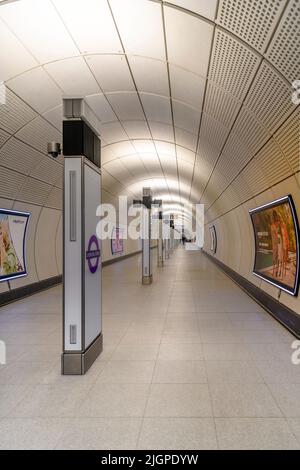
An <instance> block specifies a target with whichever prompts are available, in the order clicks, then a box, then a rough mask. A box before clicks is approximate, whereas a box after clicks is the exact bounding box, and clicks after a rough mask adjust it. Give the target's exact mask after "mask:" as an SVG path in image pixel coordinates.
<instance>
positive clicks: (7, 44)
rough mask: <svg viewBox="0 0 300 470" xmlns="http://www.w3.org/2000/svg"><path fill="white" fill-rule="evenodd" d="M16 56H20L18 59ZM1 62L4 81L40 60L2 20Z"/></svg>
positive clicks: (0, 34)
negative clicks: (34, 56) (35, 57)
mask: <svg viewBox="0 0 300 470" xmlns="http://www.w3.org/2000/svg"><path fill="white" fill-rule="evenodd" d="M16 57H18V60H16ZM0 63H1V80H4V81H6V80H9V79H10V78H12V77H14V76H15V75H19V74H20V73H22V72H25V71H26V70H28V69H30V68H32V67H36V66H37V65H38V62H37V61H36V60H35V59H34V58H33V57H32V55H31V54H30V53H29V52H28V51H27V50H26V48H25V47H24V46H23V45H22V43H21V42H20V41H19V40H18V39H17V38H16V37H15V36H14V34H13V33H12V32H11V31H10V30H9V28H8V27H7V26H6V24H5V23H4V22H3V21H1V20H0Z"/></svg>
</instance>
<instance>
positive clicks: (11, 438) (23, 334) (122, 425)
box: [0, 248, 300, 449]
mask: <svg viewBox="0 0 300 470" xmlns="http://www.w3.org/2000/svg"><path fill="white" fill-rule="evenodd" d="M140 263H141V260H140V257H134V258H131V259H128V260H125V261H121V262H119V263H116V264H114V265H111V266H109V267H106V268H104V270H103V294H104V299H103V309H104V313H103V323H104V327H103V329H104V351H103V354H102V355H101V357H100V358H98V360H97V361H96V362H95V363H94V365H93V366H92V368H91V369H90V370H89V372H88V373H87V374H86V375H85V376H83V377H63V376H61V375H60V352H61V329H62V325H61V321H62V310H61V300H62V298H61V296H62V292H61V287H56V288H53V289H50V290H48V291H46V292H43V293H40V294H37V295H35V296H33V297H30V298H27V299H24V300H22V301H20V302H17V303H14V304H10V305H8V306H6V307H4V308H2V309H1V310H0V339H3V340H5V341H6V344H7V352H8V358H7V365H6V366H1V368H0V448H3V449H17V448H25V449H31V448H33V449H54V448H58V449H69V448H71V449H72V448H74V449H75V448H81V449H125V448H128V449H135V448H140V449H151V448H152V449H164V448H165V449H195V448H196V449H217V448H219V449H238V448H250V449H256V448H257V449H292V448H300V405H299V403H300V400H299V396H300V366H298V367H297V366H293V365H292V364H291V352H292V349H291V343H292V341H293V340H294V338H293V336H292V335H291V334H290V333H289V332H287V331H286V330H285V329H284V328H283V327H282V326H281V325H280V324H279V323H277V322H276V321H275V320H274V319H272V318H271V317H270V316H269V315H268V314H267V313H266V312H264V311H263V310H262V309H261V308H260V307H259V306H258V305H257V304H256V303H255V302H253V301H252V300H251V299H250V298H249V297H248V296H247V295H246V294H244V293H243V292H242V291H241V290H240V289H239V288H238V287H237V286H236V285H235V284H234V283H233V282H231V281H230V280H229V279H228V278H227V277H226V276H225V275H224V274H223V273H221V272H220V271H219V270H218V269H217V268H216V267H215V266H214V265H213V264H212V263H211V262H210V261H209V260H208V259H207V258H206V257H205V256H204V255H202V254H201V253H195V252H186V251H184V250H183V249H182V248H178V249H177V250H176V251H175V252H174V254H173V255H172V257H171V258H170V260H169V261H168V262H167V263H166V266H165V267H164V268H163V269H159V270H155V272H154V283H153V284H152V285H151V286H142V285H141V283H140V272H141V266H140Z"/></svg>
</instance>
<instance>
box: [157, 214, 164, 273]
mask: <svg viewBox="0 0 300 470" xmlns="http://www.w3.org/2000/svg"><path fill="white" fill-rule="evenodd" d="M163 265H164V240H163V217H162V210H161V209H160V210H159V212H158V241H157V266H158V267H159V268H162V267H163Z"/></svg>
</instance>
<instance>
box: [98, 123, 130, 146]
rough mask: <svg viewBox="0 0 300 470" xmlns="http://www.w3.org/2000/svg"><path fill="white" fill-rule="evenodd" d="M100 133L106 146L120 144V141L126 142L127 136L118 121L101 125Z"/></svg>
mask: <svg viewBox="0 0 300 470" xmlns="http://www.w3.org/2000/svg"><path fill="white" fill-rule="evenodd" d="M100 132H101V138H103V139H104V140H105V141H106V142H107V143H108V144H112V143H113V142H120V141H121V140H128V135H127V134H126V132H125V131H124V129H123V127H122V126H121V124H120V123H119V122H118V121H116V122H108V123H106V124H102V125H101V128H100Z"/></svg>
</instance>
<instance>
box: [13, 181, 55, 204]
mask: <svg viewBox="0 0 300 470" xmlns="http://www.w3.org/2000/svg"><path fill="white" fill-rule="evenodd" d="M50 191H51V186H50V185H49V184H46V183H43V182H42V181H38V180H36V179H34V178H29V177H27V178H26V180H25V183H24V185H23V186H22V188H21V190H20V191H19V193H18V195H17V199H18V201H24V202H30V203H32V204H38V205H39V206H43V205H44V204H45V202H46V199H47V197H48V196H49V194H50Z"/></svg>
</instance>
